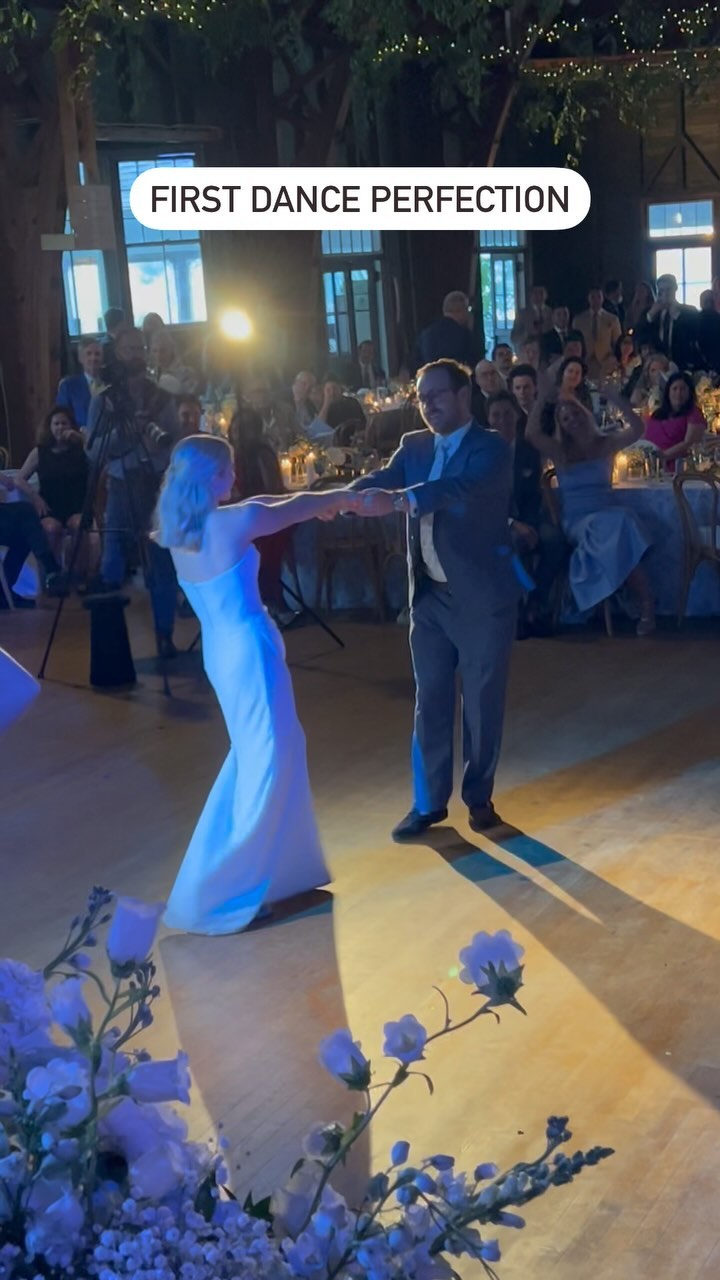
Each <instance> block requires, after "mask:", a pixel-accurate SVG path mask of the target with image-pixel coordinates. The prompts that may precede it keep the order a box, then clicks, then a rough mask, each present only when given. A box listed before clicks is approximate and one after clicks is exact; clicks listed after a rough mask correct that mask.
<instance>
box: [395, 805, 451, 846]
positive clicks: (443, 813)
mask: <svg viewBox="0 0 720 1280" xmlns="http://www.w3.org/2000/svg"><path fill="white" fill-rule="evenodd" d="M447 816H448V811H447V809H436V810H435V812H434V813H418V811H417V809H411V810H410V812H409V814H408V816H407V818H403V820H402V822H399V823H398V825H397V826H396V827H395V830H394V831H393V833H392V838H393V840H394V841H395V843H396V844H402V842H403V840H412V839H413V838H414V837H415V836H421V835H422V833H423V831H427V830H428V828H429V827H434V826H435V824H436V823H437V822H444V821H445V819H446V818H447Z"/></svg>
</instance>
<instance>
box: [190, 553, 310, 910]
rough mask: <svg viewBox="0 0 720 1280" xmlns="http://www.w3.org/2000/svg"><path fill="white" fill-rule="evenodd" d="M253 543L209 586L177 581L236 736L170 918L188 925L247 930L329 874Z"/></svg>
mask: <svg viewBox="0 0 720 1280" xmlns="http://www.w3.org/2000/svg"><path fill="white" fill-rule="evenodd" d="M258 563H259V556H258V553H257V551H256V549H255V547H250V548H249V550H248V551H247V552H246V553H245V555H244V556H243V558H242V559H241V560H240V561H239V562H238V564H236V565H235V566H234V567H233V568H232V569H228V570H227V572H226V573H221V574H219V575H218V576H217V577H215V578H210V579H208V580H207V581H206V582H201V583H193V582H183V581H180V587H181V589H182V590H183V591H184V593H185V595H186V597H187V599H188V600H189V602H190V604H191V605H192V607H193V609H194V610H195V613H196V614H197V617H198V619H199V621H200V625H201V627H202V639H203V658H204V663H205V670H206V672H207V674H208V678H209V679H210V682H211V684H212V686H213V688H214V690H215V693H216V694H217V697H218V701H219V703H220V707H221V709H222V713H223V715H224V717H225V723H226V725H227V730H228V734H229V735H230V754H229V755H228V757H227V759H226V760H225V763H224V764H223V767H222V769H221V770H220V774H219V776H218V778H217V781H216V782H215V784H214V786H213V788H212V791H211V792H210V795H209V796H208V799H207V802H206V804H205V808H204V809H203V812H202V816H201V818H200V821H199V822H198V825H197V827H196V828H195V832H194V834H193V837H192V839H191V841H190V846H189V848H188V851H187V853H186V854H185V858H184V860H183V864H182V866H181V868H180V871H179V873H178V876H177V879H176V881H175V885H174V887H173V891H172V893H171V895H170V900H169V902H168V905H167V910H166V912H165V923H166V924H167V925H169V926H170V927H171V928H174V929H183V930H185V931H186V932H189V933H204V934H224V933H235V932H237V930H239V929H243V928H245V927H246V926H247V925H248V924H250V922H251V921H252V920H253V918H254V917H255V916H256V915H257V913H258V911H259V910H260V908H261V907H262V906H263V905H270V904H271V903H275V902H280V901H282V900H283V899H285V898H290V897H293V896H294V895H296V894H299V893H303V892H305V891H307V890H309V889H315V888H319V887H320V886H322V885H326V884H328V882H329V878H330V877H329V875H328V871H327V867H326V865H325V859H324V857H323V853H322V848H321V845H320V837H319V834H318V829H317V824H316V822H315V815H314V812H313V804H312V798H311V795H310V782H309V778H308V771H307V758H306V751H305V735H304V733H303V730H302V728H301V726H300V722H299V721H298V718H297V713H296V710H295V699H294V696H293V689H292V682H291V679H290V672H289V671H288V669H287V665H286V662H285V646H284V643H283V639H282V636H281V635H280V632H279V631H278V629H277V627H276V626H275V624H274V622H273V621H272V620H271V618H270V617H269V615H268V613H267V610H266V609H265V608H264V606H263V603H262V601H261V599H260V593H259V590H258V582H257V574H258Z"/></svg>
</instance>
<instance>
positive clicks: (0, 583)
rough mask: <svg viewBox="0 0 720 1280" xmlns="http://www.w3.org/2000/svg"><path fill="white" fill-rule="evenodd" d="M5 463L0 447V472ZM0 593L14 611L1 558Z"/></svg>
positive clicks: (5, 455)
mask: <svg viewBox="0 0 720 1280" xmlns="http://www.w3.org/2000/svg"><path fill="white" fill-rule="evenodd" d="M7 463H8V453H7V449H5V448H3V447H2V446H0V471H6V470H7ZM0 494H2V495H3V496H2V497H0V502H3V501H4V491H3V490H2V489H0ZM6 550H7V548H6ZM0 591H2V593H3V595H4V597H5V601H6V603H7V607H8V609H14V608H15V605H14V603H13V598H12V592H11V590H10V587H9V586H8V580H7V578H6V576H5V564H4V561H3V557H2V556H0Z"/></svg>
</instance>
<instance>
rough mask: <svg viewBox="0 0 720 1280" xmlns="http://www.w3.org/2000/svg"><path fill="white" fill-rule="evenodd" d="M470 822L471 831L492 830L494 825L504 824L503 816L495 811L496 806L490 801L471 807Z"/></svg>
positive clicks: (500, 825)
mask: <svg viewBox="0 0 720 1280" xmlns="http://www.w3.org/2000/svg"><path fill="white" fill-rule="evenodd" d="M468 822H469V823H470V830H471V831H492V830H493V828H494V827H502V826H504V823H503V820H502V818H501V817H500V816H499V815H498V814H497V813H496V812H495V806H494V805H493V804H492V803H490V802H488V803H487V804H480V805H477V806H476V808H474V809H471V810H470V816H469V818H468Z"/></svg>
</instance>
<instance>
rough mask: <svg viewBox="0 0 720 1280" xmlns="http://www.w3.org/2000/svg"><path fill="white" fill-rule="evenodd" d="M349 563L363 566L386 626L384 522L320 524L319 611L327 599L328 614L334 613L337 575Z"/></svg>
mask: <svg viewBox="0 0 720 1280" xmlns="http://www.w3.org/2000/svg"><path fill="white" fill-rule="evenodd" d="M347 560H354V561H355V562H356V563H358V564H360V565H361V566H362V569H363V570H364V572H365V573H366V574H367V577H368V579H369V581H370V583H371V586H372V589H373V594H374V597H375V607H376V611H377V615H378V618H379V620H380V621H381V622H384V621H385V620H386V607H385V578H384V567H385V541H384V535H383V530H382V527H381V521H379V520H361V519H360V518H359V517H358V516H353V515H347V516H343V518H342V520H340V521H337V523H333V524H330V523H327V524H323V523H320V524H319V526H318V566H317V593H316V598H315V607H316V609H320V608H321V606H322V603H323V596H324V597H325V602H326V607H327V610H328V612H332V607H333V597H332V589H333V579H334V576H335V571H336V569H337V567H338V565H339V564H340V563H341V562H342V561H347Z"/></svg>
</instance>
